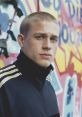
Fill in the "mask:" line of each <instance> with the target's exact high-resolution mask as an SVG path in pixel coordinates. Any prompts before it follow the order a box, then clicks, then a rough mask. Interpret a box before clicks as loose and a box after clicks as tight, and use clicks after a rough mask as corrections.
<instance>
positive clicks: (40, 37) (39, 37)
mask: <svg viewBox="0 0 82 117" xmlns="http://www.w3.org/2000/svg"><path fill="white" fill-rule="evenodd" d="M35 38H36V39H38V40H41V39H43V37H42V36H35Z"/></svg>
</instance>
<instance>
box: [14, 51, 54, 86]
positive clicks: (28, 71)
mask: <svg viewBox="0 0 82 117" xmlns="http://www.w3.org/2000/svg"><path fill="white" fill-rule="evenodd" d="M15 64H16V66H17V67H18V69H19V70H20V72H22V74H23V76H24V77H26V78H28V79H29V80H30V81H31V82H33V84H34V85H36V86H37V87H42V85H43V84H44V81H45V79H46V76H47V75H48V74H49V73H50V71H51V70H53V67H52V65H50V66H49V67H47V68H44V67H41V66H39V65H38V64H36V63H35V62H34V61H32V60H31V59H29V58H28V57H27V56H26V55H25V54H24V53H23V52H22V51H20V54H19V55H18V57H17V61H16V62H15Z"/></svg>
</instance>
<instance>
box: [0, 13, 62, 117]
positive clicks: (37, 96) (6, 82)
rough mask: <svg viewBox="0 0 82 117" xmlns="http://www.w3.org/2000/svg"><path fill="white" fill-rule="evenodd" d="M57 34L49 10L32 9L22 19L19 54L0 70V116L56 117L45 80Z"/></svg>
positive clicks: (56, 25)
mask: <svg viewBox="0 0 82 117" xmlns="http://www.w3.org/2000/svg"><path fill="white" fill-rule="evenodd" d="M58 37H59V25H58V23H57V21H56V19H55V18H54V17H53V16H52V15H50V14H49V13H46V12H35V13H32V14H30V15H29V16H26V17H25V19H24V20H23V21H22V23H21V26H20V34H19V36H18V42H19V45H20V47H21V51H20V54H19V55H18V57H17V60H16V61H15V62H14V63H13V64H10V65H9V66H6V67H5V68H2V69H1V70H0V117H60V115H59V110H58V104H57V99H56V95H55V91H54V90H53V88H52V86H51V84H50V82H49V81H48V80H47V79H46V77H47V75H48V74H49V73H50V71H52V70H53V67H52V65H51V63H52V62H53V61H54V55H55V51H56V48H57V44H58Z"/></svg>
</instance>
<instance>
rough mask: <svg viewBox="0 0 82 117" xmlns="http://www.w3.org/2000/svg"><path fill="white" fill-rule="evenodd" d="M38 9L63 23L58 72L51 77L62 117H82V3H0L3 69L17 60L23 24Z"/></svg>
mask: <svg viewBox="0 0 82 117" xmlns="http://www.w3.org/2000/svg"><path fill="white" fill-rule="evenodd" d="M16 8H17V9H18V10H16ZM37 10H39V11H46V12H49V13H51V14H53V15H54V16H55V17H56V18H57V20H58V22H59V24H60V37H59V45H58V48H57V52H56V56H55V60H54V64H53V65H54V68H55V70H54V71H53V72H52V73H51V74H50V76H51V83H52V85H53V87H54V89H55V91H56V94H57V99H58V104H59V109H60V113H61V117H82V29H81V28H82V0H18V1H17V4H14V3H9V4H4V3H2V2H0V67H3V66H5V65H7V64H9V63H12V62H13V61H14V60H15V59H16V56H17V54H18V53H19V50H20V47H19V45H18V43H17V35H18V33H19V26H20V23H21V21H22V19H23V18H24V17H25V15H28V14H30V13H31V12H35V11H37ZM11 11H12V12H11Z"/></svg>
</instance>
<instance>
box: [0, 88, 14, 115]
mask: <svg viewBox="0 0 82 117" xmlns="http://www.w3.org/2000/svg"><path fill="white" fill-rule="evenodd" d="M0 117H12V116H11V113H10V108H9V102H8V97H7V94H6V91H5V89H4V87H2V88H0Z"/></svg>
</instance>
